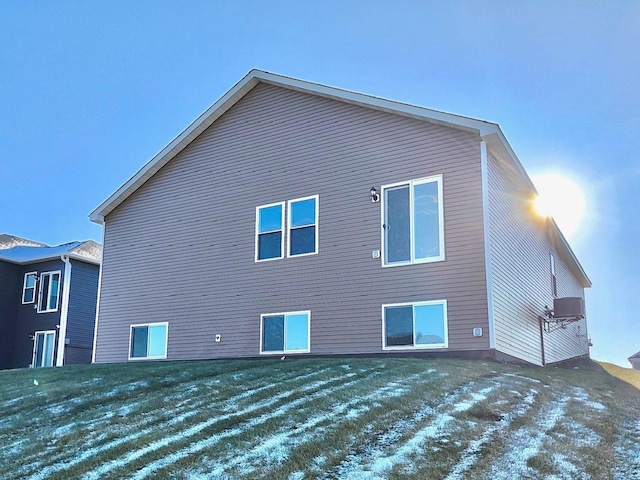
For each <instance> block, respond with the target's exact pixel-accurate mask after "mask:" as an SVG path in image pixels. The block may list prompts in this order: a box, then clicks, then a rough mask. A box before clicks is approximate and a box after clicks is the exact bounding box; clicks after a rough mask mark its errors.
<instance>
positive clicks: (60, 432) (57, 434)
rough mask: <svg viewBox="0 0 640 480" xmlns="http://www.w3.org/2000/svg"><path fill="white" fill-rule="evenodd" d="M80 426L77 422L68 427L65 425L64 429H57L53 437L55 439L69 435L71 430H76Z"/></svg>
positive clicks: (69, 424)
mask: <svg viewBox="0 0 640 480" xmlns="http://www.w3.org/2000/svg"><path fill="white" fill-rule="evenodd" d="M77 426H78V424H77V423H76V422H72V423H68V424H67V425H63V426H62V427H58V428H56V429H55V430H54V431H53V433H52V435H53V436H54V437H63V436H65V435H66V434H67V433H69V432H70V431H71V430H73V429H74V428H76V427H77Z"/></svg>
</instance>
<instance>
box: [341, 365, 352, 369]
mask: <svg viewBox="0 0 640 480" xmlns="http://www.w3.org/2000/svg"><path fill="white" fill-rule="evenodd" d="M342 368H344V369H345V370H351V365H346V364H345V365H342Z"/></svg>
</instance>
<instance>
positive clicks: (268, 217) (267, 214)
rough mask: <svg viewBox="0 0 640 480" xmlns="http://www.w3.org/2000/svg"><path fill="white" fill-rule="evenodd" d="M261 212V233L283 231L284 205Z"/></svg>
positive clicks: (259, 225)
mask: <svg viewBox="0 0 640 480" xmlns="http://www.w3.org/2000/svg"><path fill="white" fill-rule="evenodd" d="M259 212H260V213H259V224H258V232H259V233H262V232H273V231H274V230H282V205H273V206H272V207H264V208H261V209H260V210H259Z"/></svg>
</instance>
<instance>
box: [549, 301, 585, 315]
mask: <svg viewBox="0 0 640 480" xmlns="http://www.w3.org/2000/svg"><path fill="white" fill-rule="evenodd" d="M553 317H554V318H580V319H582V318H584V317H585V312H584V299H583V298H582V297H566V298H555V299H554V300H553Z"/></svg>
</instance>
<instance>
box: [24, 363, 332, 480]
mask: <svg viewBox="0 0 640 480" xmlns="http://www.w3.org/2000/svg"><path fill="white" fill-rule="evenodd" d="M328 370H330V369H329V368H325V369H322V370H318V371H314V372H311V373H309V374H305V375H300V376H295V377H291V378H289V379H287V380H284V381H283V382H282V383H284V382H286V383H289V382H297V381H299V380H301V379H302V380H304V379H308V378H310V377H313V376H316V375H319V374H322V373H326V372H327V371H328ZM292 373H295V372H292ZM279 385H280V384H279V383H274V382H270V383H269V384H267V385H263V386H262V387H258V388H256V389H254V390H248V391H245V392H242V393H239V394H237V395H235V396H233V397H231V398H229V399H227V400H225V401H224V402H223V406H224V405H226V406H229V405H232V404H234V403H235V402H237V401H240V400H246V399H248V398H250V397H251V396H252V395H255V394H257V393H261V392H263V391H265V390H268V389H270V388H273V387H274V386H279ZM203 393H206V392H203ZM183 394H184V392H176V393H175V394H173V395H174V396H180V395H183ZM272 398H273V397H272ZM209 402H210V399H208V398H205V399H204V400H201V401H196V402H195V403H196V405H203V404H205V403H209ZM193 408H194V403H189V404H185V405H184V406H183V408H182V409H180V410H168V411H167V410H164V411H163V414H162V416H161V417H160V418H167V417H171V418H170V420H168V421H167V422H165V423H163V424H160V425H158V424H157V423H155V422H156V421H157V419H158V418H159V417H158V416H156V417H153V418H151V419H146V420H144V421H143V422H140V423H138V424H133V425H128V426H127V430H129V431H131V430H136V431H135V433H131V434H129V435H125V436H124V437H119V438H117V439H115V440H112V441H109V442H107V443H104V444H101V445H98V446H95V447H92V448H89V449H84V450H83V453H82V454H80V455H73V456H69V455H63V456H60V457H59V458H56V459H55V461H56V463H54V464H53V465H47V466H44V467H42V463H40V464H37V465H30V466H31V467H32V468H30V469H29V470H30V471H31V472H33V474H32V475H31V476H30V477H29V478H31V479H33V480H44V479H46V478H48V477H49V476H50V475H51V474H53V473H56V472H60V471H65V470H68V469H70V468H72V467H74V466H76V465H79V464H81V463H83V462H85V461H86V460H88V459H90V458H92V457H94V456H96V455H99V454H101V453H104V452H106V451H108V450H111V449H113V448H116V447H119V446H120V445H123V444H125V443H129V442H132V441H134V440H137V439H139V438H141V437H144V436H146V435H150V434H153V433H157V432H158V430H162V429H163V427H164V426H167V425H172V424H175V423H176V418H182V420H184V419H186V418H188V417H190V416H193V415H196V414H197V413H198V412H197V411H195V410H194V412H195V413H193V414H191V413H190V412H187V414H184V415H182V416H181V417H180V416H178V417H176V416H175V414H176V413H178V412H180V411H184V410H190V411H191V410H192V409H193ZM234 415H238V414H229V416H230V417H232V416H234ZM149 424H152V426H151V427H149V428H143V429H142V430H138V429H139V428H140V427H144V426H145V425H149ZM35 455H36V456H37V457H41V456H42V453H41V452H40V453H36V454H35ZM51 460H52V459H51V458H48V459H47V461H48V462H51ZM20 473H21V474H26V473H27V471H24V472H20Z"/></svg>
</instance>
